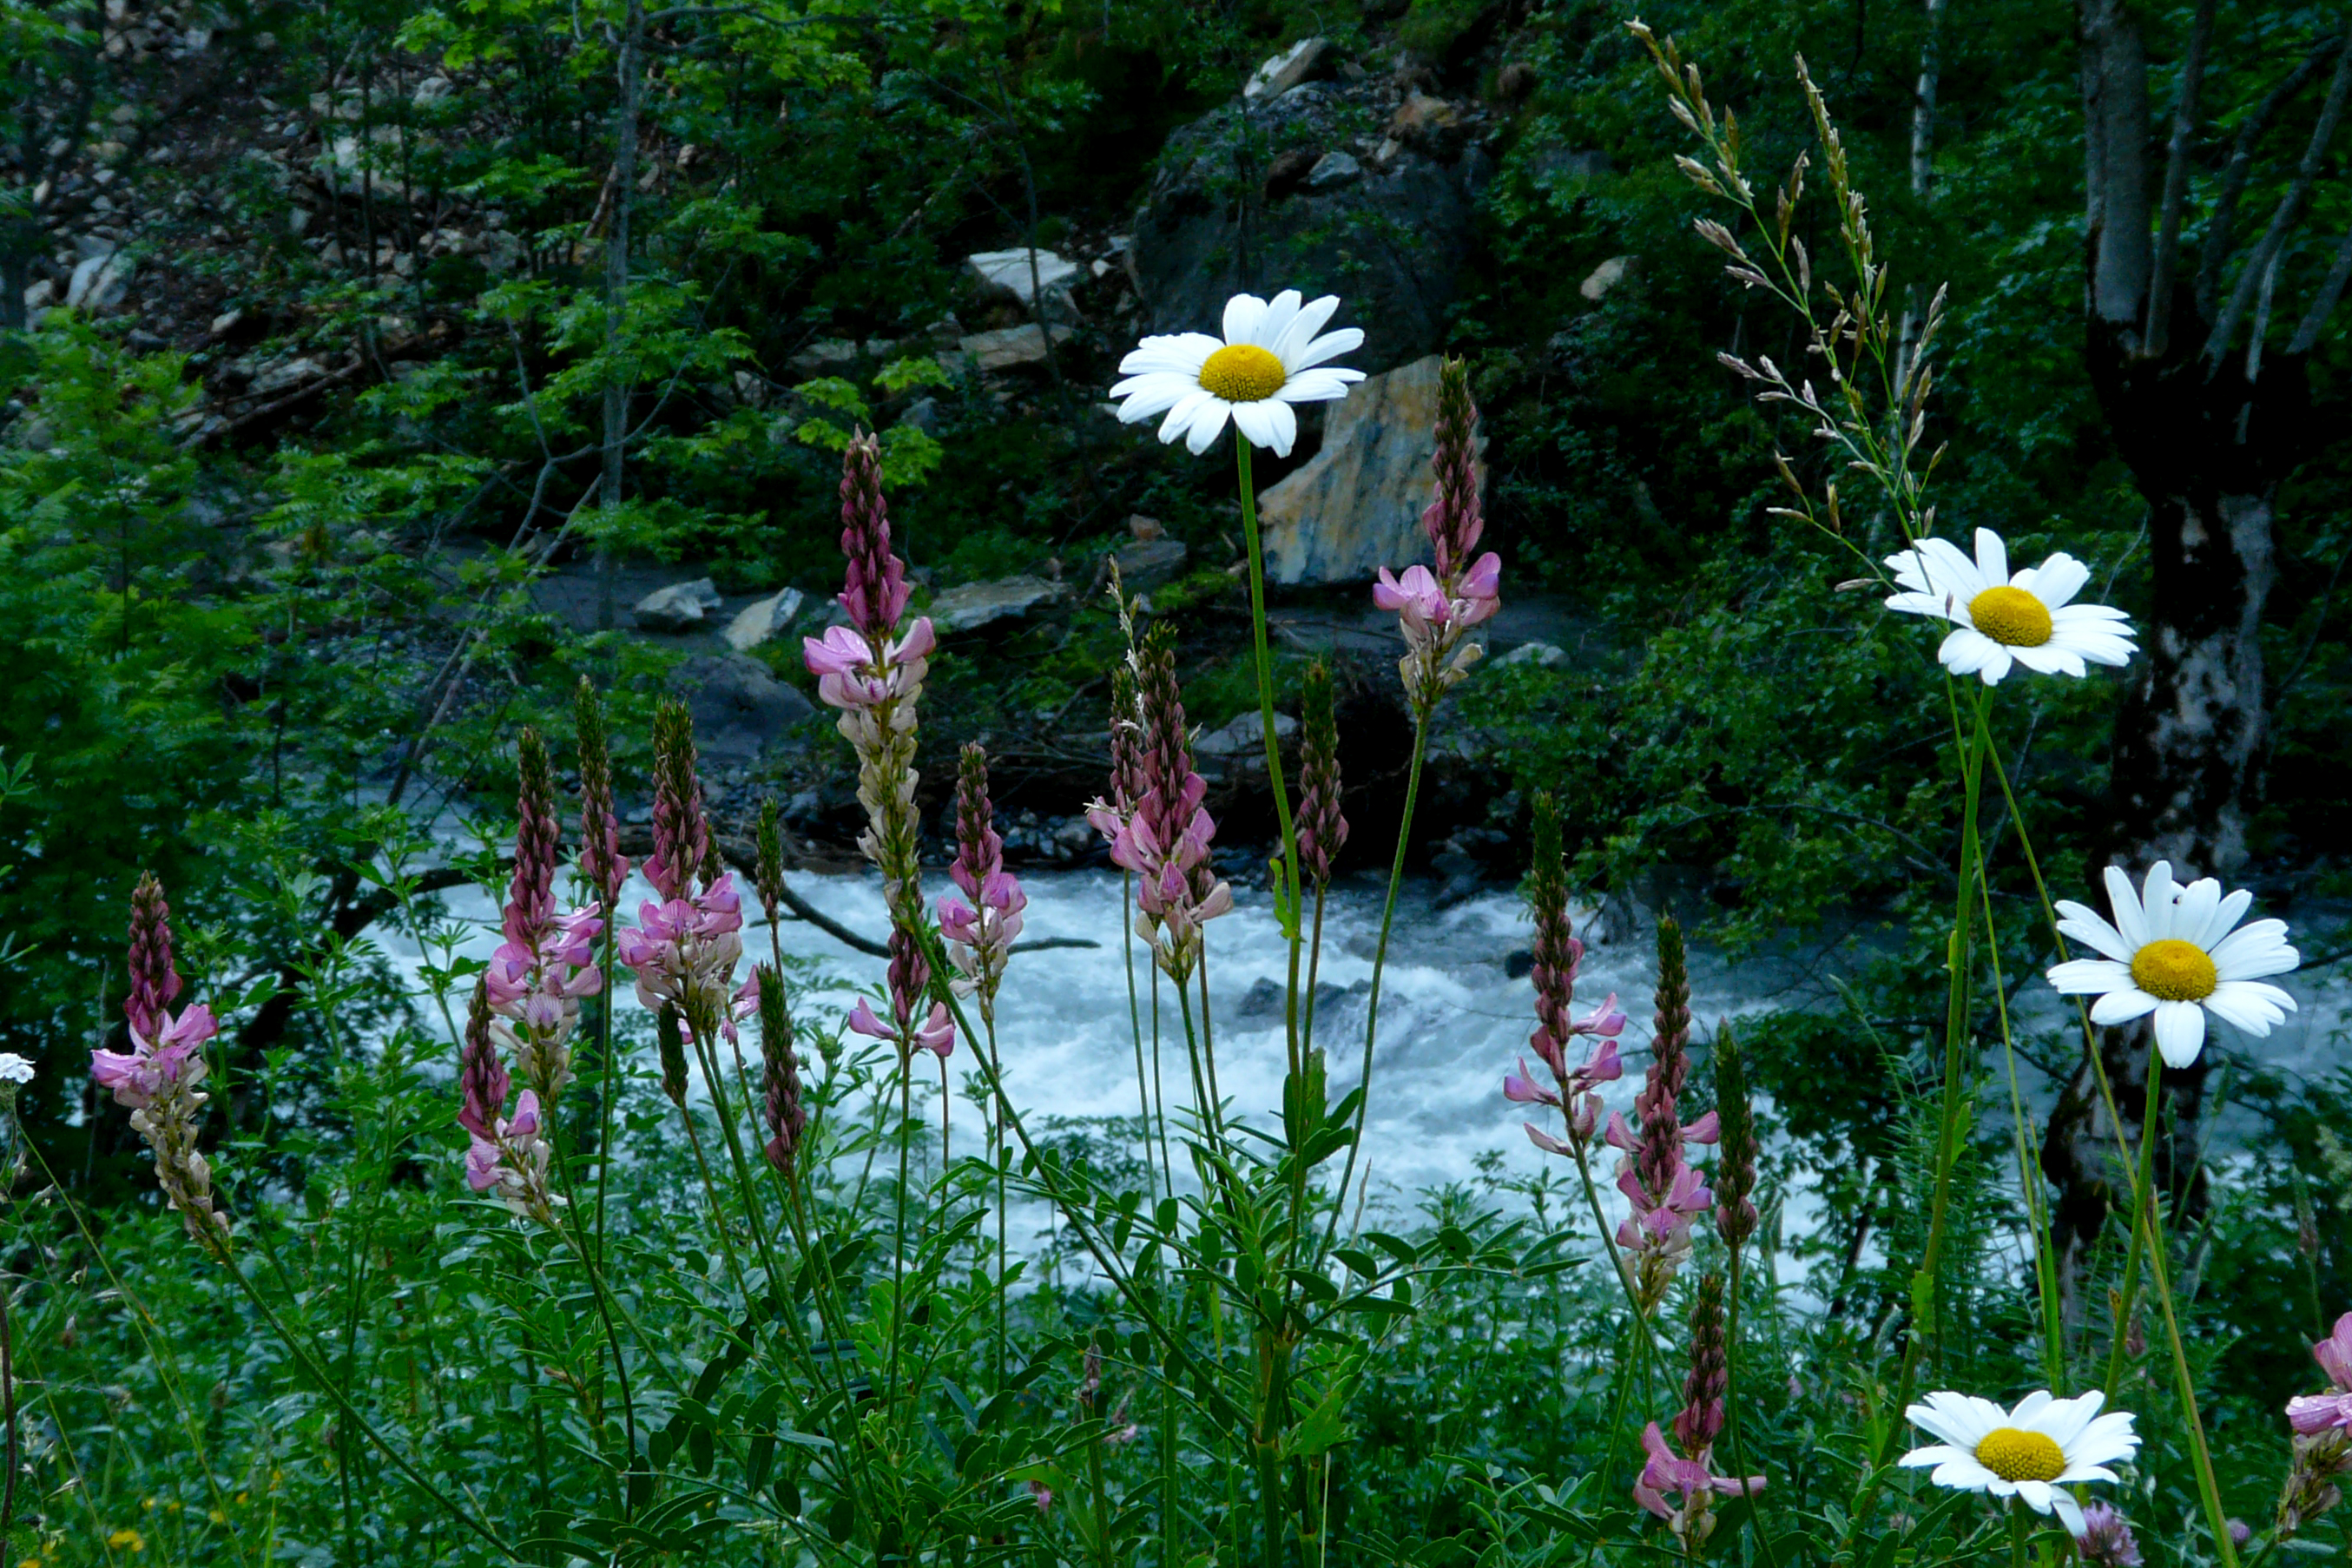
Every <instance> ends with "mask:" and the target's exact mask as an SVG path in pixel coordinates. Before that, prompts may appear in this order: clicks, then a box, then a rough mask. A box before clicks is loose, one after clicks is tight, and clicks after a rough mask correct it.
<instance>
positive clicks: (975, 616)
mask: <svg viewBox="0 0 2352 1568" xmlns="http://www.w3.org/2000/svg"><path fill="white" fill-rule="evenodd" d="M1066 592H1068V589H1067V588H1066V586H1065V585H1064V584H1060V583H1054V582H1049V581H1047V580H1046V579H1045V578H1043V577H1027V576H1023V577H1001V578H999V579H997V580H996V581H995V582H993V583H966V584H963V585H962V586H961V587H960V588H950V589H949V590H948V591H947V592H946V593H944V594H941V595H939V596H938V597H936V598H934V599H933V600H932V601H931V605H930V608H929V609H928V610H926V611H924V612H923V613H924V614H925V615H928V616H930V617H931V629H932V630H933V631H935V632H937V633H939V634H940V636H941V637H946V636H948V635H949V634H950V633H952V632H968V631H973V630H976V629H977V628H979V627H981V626H988V625H990V624H991V623H992V622H995V621H1003V620H1017V619H1019V618H1020V617H1022V616H1026V615H1028V614H1029V613H1030V612H1031V611H1032V610H1034V609H1036V608H1037V607H1038V606H1039V605H1049V604H1052V603H1053V602H1054V601H1055V600H1056V599H1059V598H1060V597H1061V596H1062V595H1064V594H1065V593H1066Z"/></svg>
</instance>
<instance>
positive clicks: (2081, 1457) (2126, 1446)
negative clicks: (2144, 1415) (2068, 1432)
mask: <svg viewBox="0 0 2352 1568" xmlns="http://www.w3.org/2000/svg"><path fill="white" fill-rule="evenodd" d="M2138 1452H2139V1437H2138V1436H2137V1434H2135V1433H2134V1432H2133V1431H2132V1415H2131V1412H2130V1411H2128V1410H2110V1411H2108V1412H2107V1413H2106V1414H2105V1415H2102V1416H2100V1417H2099V1418H2098V1419H2097V1420H2096V1421H2094V1422H2092V1423H2091V1424H2090V1425H2089V1426H2086V1427H2084V1429H2083V1435H2082V1436H2080V1437H2078V1438H2076V1439H2075V1441H2074V1452H2073V1453H2072V1454H2071V1455H2070V1456H2069V1458H2071V1459H2074V1460H2077V1461H2080V1462H2081V1463H2083V1464H2086V1465H2105V1464H2110V1463H2113V1462H2114V1461H2116V1460H2117V1459H2128V1458H2131V1457H2132V1456H2133V1455H2134V1454H2137V1453H2138Z"/></svg>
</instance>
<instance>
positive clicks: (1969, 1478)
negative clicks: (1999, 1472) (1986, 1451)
mask: <svg viewBox="0 0 2352 1568" xmlns="http://www.w3.org/2000/svg"><path fill="white" fill-rule="evenodd" d="M1927 1479H1929V1480H1931V1481H1933V1482H1935V1483H1936V1484H1937V1486H1939V1487H1950V1488H1951V1489H1953V1490H1955V1491H1963V1492H1980V1491H1982V1490H1984V1489H1986V1488H1987V1487H1997V1486H1999V1485H2000V1477H1999V1476H1996V1475H1994V1474H1993V1473H1992V1472H1991V1471H1990V1470H1988V1469H1986V1468H1984V1467H1983V1466H1982V1465H1979V1464H1978V1463H1977V1462H1976V1461H1975V1460H1974V1459H1954V1460H1951V1461H1950V1462H1949V1463H1948V1464H1942V1465H1938V1466H1937V1467H1936V1473H1935V1474H1933V1475H1931V1476H1929V1477H1928V1478H1927Z"/></svg>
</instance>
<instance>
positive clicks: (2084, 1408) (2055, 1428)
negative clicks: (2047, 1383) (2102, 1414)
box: [2033, 1394, 2106, 1455]
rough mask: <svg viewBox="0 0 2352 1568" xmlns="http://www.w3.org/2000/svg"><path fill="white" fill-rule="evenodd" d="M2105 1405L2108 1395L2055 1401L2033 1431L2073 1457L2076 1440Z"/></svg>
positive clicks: (2084, 1396)
mask: <svg viewBox="0 0 2352 1568" xmlns="http://www.w3.org/2000/svg"><path fill="white" fill-rule="evenodd" d="M2105 1403H2106V1395H2105V1394H2084V1395H2083V1396H2082V1397H2081V1398H2079V1399H2053V1400H2052V1401H2051V1402H2050V1405H2049V1407H2048V1408H2047V1409H2045V1410H2043V1411H2042V1416H2041V1419H2040V1420H2039V1421H2038V1422H2036V1423H2035V1425H2034V1428H2033V1429H2034V1430H2035V1431H2037V1432H2040V1433H2041V1434H2042V1436H2045V1437H2047V1438H2049V1439H2050V1440H2051V1441H2052V1442H2053V1443H2055V1444H2057V1445H2058V1449H2059V1452H2061V1453H2063V1454H2067V1455H2072V1454H2073V1453H2074V1440H2075V1439H2076V1438H2078V1437H2080V1436H2082V1435H2083V1429H2084V1427H2086V1426H2089V1425H2090V1424H2091V1418H2092V1417H2093V1416H2095V1415H2098V1413H2099V1406H2100V1405H2104V1404H2105Z"/></svg>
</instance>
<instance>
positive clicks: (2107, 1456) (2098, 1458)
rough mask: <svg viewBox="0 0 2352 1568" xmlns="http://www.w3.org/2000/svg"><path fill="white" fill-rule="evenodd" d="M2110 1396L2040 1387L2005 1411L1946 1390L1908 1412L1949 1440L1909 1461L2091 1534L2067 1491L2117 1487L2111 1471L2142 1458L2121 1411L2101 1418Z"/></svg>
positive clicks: (1940, 1478)
mask: <svg viewBox="0 0 2352 1568" xmlns="http://www.w3.org/2000/svg"><path fill="white" fill-rule="evenodd" d="M2106 1400H2107V1396H2106V1395H2105V1394H2099V1393H2096V1392H2094V1393H2090V1394H2084V1395H2083V1396H2082V1397H2081V1398H2079V1399H2053V1398H2051V1397H2050V1391H2049V1390H2047V1389H2037V1390H2035V1391H2034V1392H2033V1393H2032V1394H2027V1395H2026V1396H2025V1397H2024V1398H2023V1399H2021V1400H2019V1401H2018V1403H2017V1408H2016V1409H2014V1410H2003V1409H2002V1408H2001V1407H2000V1405H1995V1404H1994V1403H1993V1402H1992V1401H1991V1400H1990V1399H1979V1398H1978V1397H1976V1396H1975V1395H1974V1394H1953V1393H1951V1392H1949V1391H1945V1392H1941V1393H1937V1394H1929V1395H1927V1403H1925V1404H1923V1405H1912V1406H1911V1407H1910V1408H1909V1409H1908V1410H1906V1411H1905V1412H1904V1415H1907V1416H1909V1417H1910V1419H1911V1425H1913V1426H1916V1427H1918V1428H1920V1429H1921V1430H1922V1431H1925V1432H1927V1433H1928V1434H1930V1435H1932V1436H1937V1437H1941V1438H1942V1439H1943V1441H1942V1442H1940V1443H1931V1444H1929V1445H1927V1447H1923V1448H1914V1449H1912V1450H1911V1451H1910V1452H1909V1453H1907V1454H1906V1455H1904V1456H1903V1459H1902V1462H1903V1463H1904V1464H1905V1465H1906V1466H1908V1467H1910V1468H1915V1469H1916V1468H1922V1467H1925V1466H1927V1465H1933V1466H1935V1467H1936V1471H1935V1474H1933V1475H1931V1476H1929V1477H1928V1478H1927V1479H1929V1480H1931V1481H1933V1482H1935V1483H1936V1484H1937V1486H1939V1487H1951V1488H1953V1489H1956V1490H1958V1491H1969V1492H1990V1493H1992V1494H1993V1496H1995V1497H2014V1498H2020V1499H2022V1500H2024V1503H2025V1506H2026V1507H2028V1508H2030V1509H2032V1510H2033V1511H2034V1512H2036V1513H2045V1514H2046V1513H2055V1514H2056V1515H2057V1516H2058V1521H2059V1522H2060V1523H2062V1524H2063V1525H2064V1526H2065V1527H2066V1528H2067V1530H2068V1531H2071V1532H2072V1533H2074V1534H2075V1535H2080V1534H2082V1533H2083V1505H2082V1504H2080V1503H2078V1502H2076V1501H2075V1500H2074V1494H2073V1493H2071V1492H2067V1491H2063V1490H2061V1488H2063V1487H2067V1486H2072V1485H2074V1483H2075V1482H2077V1481H2112V1480H2114V1479H2116V1473H2115V1472H2114V1471H2113V1470H2110V1469H2108V1468H2107V1466H2108V1465H2109V1464H2111V1463H2114V1462H2116V1461H2118V1460H2128V1459H2129V1458H2131V1457H2132V1456H2133V1455H2134V1454H2136V1453H2137V1452H2139V1438H2138V1437H2137V1436H2135V1435H2134V1434H2133V1432H2132V1418H2131V1416H2130V1415H2127V1414H2126V1413H2124V1412H2122V1411H2117V1412H2116V1413H2114V1414H2112V1415H2100V1414H2099V1406H2100V1405H2104V1404H2105V1403H2106Z"/></svg>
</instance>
